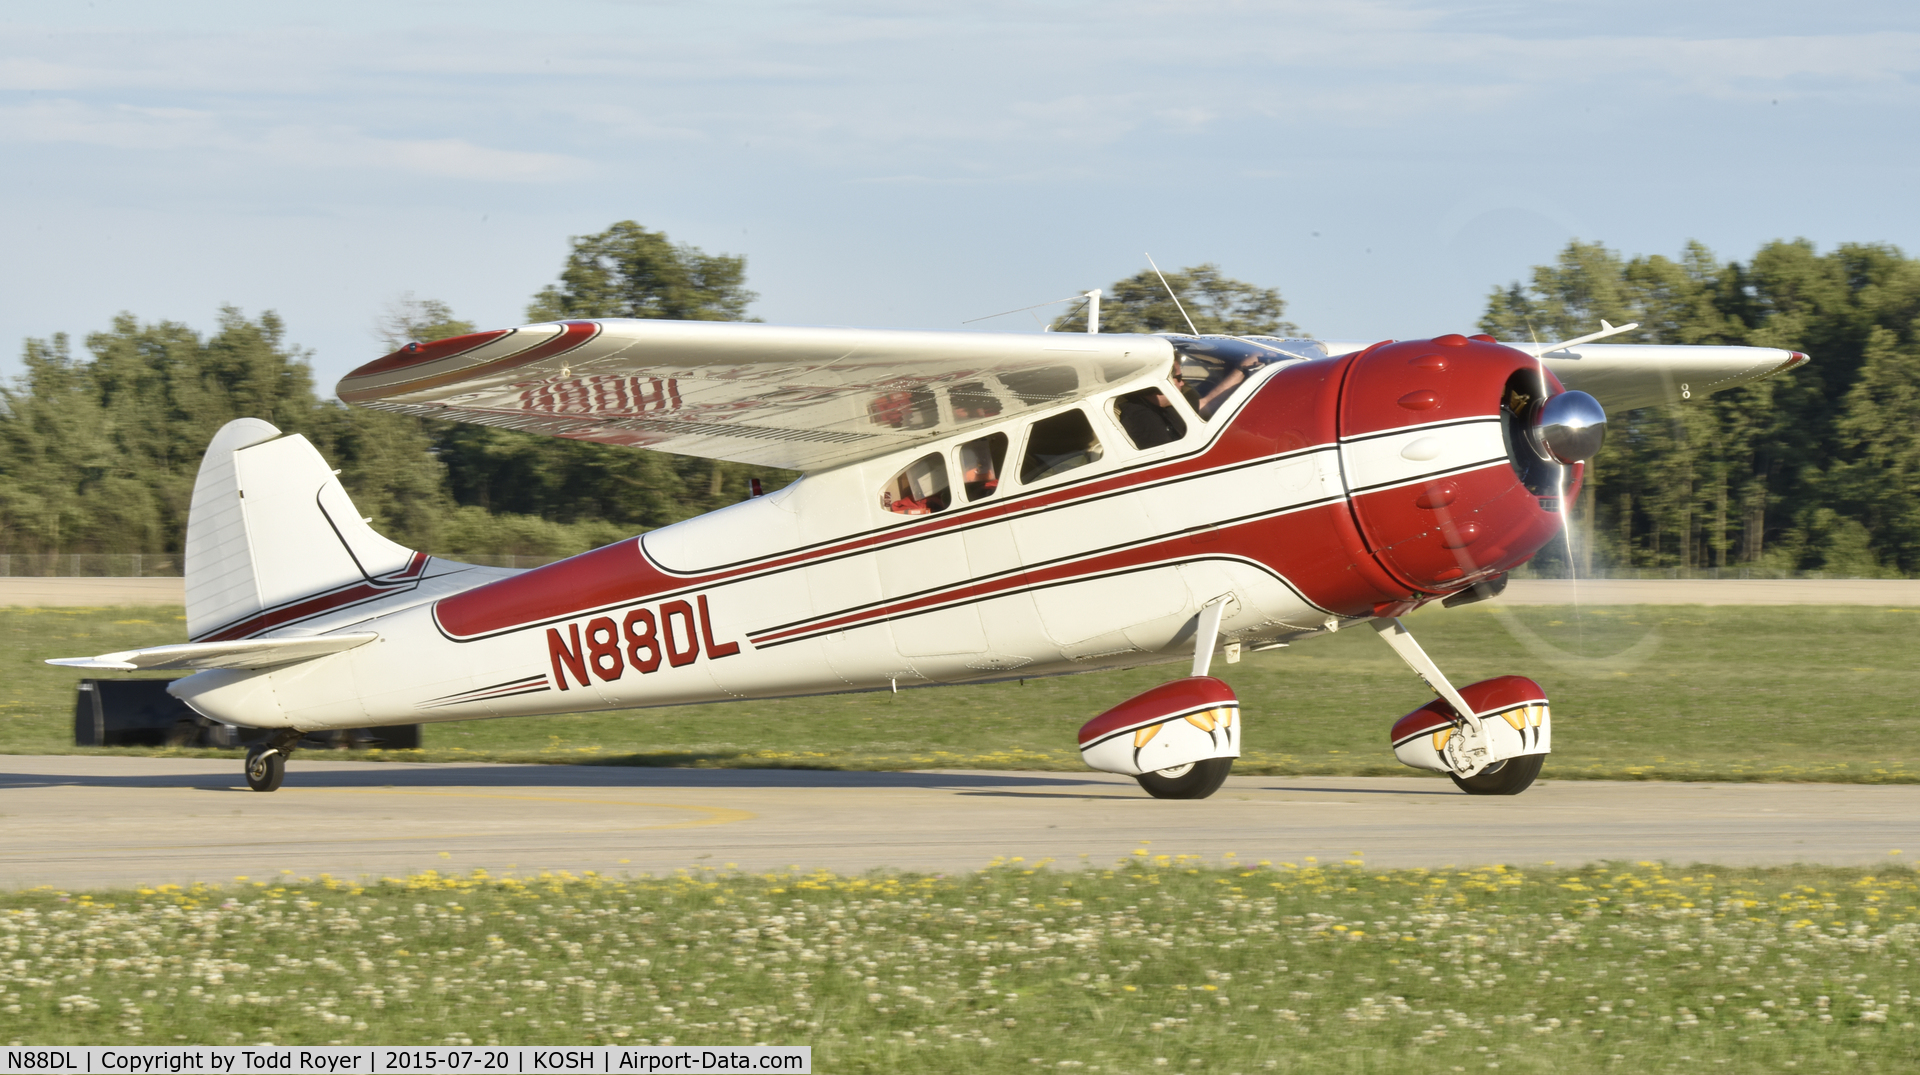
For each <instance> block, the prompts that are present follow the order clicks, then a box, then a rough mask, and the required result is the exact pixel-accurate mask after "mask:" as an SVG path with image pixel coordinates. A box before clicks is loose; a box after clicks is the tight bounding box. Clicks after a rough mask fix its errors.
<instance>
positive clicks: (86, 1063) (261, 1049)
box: [0, 1045, 813, 1075]
mask: <svg viewBox="0 0 1920 1075" xmlns="http://www.w3.org/2000/svg"><path fill="white" fill-rule="evenodd" d="M5 1059H6V1066H5V1067H4V1068H0V1072H4V1075H43V1073H47V1072H56V1073H57V1072H68V1073H84V1075H96V1073H97V1075H389V1073H396V1072H405V1073H407V1075H418V1073H420V1072H436V1073H437V1072H451V1073H457V1075H469V1073H471V1075H542V1073H545V1072H558V1073H561V1075H623V1073H628V1072H634V1073H640V1075H655V1073H662V1072H690V1071H758V1072H787V1073H790V1075H812V1073H813V1047H812V1046H810V1045H733V1046H720V1045H713V1046H702V1045H634V1046H626V1047H620V1046H587V1047H583V1048H572V1049H567V1048H537V1047H534V1046H525V1045H514V1046H504V1047H503V1046H491V1047H487V1048H474V1047H472V1046H453V1045H422V1046H416V1047H412V1048H399V1047H390V1046H385V1045H309V1046H282V1045H252V1046H245V1045H222V1046H211V1045H176V1046H160V1045H132V1046H125V1047H119V1046H115V1047H110V1048H101V1047H94V1046H57V1047H52V1048H44V1049H40V1048H34V1049H22V1048H17V1047H16V1048H11V1049H8V1050H6V1054H5Z"/></svg>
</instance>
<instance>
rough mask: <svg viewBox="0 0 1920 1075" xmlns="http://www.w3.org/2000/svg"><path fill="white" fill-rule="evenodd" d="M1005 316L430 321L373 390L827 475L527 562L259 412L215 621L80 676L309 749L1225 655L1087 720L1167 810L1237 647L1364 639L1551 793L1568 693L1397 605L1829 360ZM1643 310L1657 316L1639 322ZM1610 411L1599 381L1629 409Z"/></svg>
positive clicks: (1412, 737)
mask: <svg viewBox="0 0 1920 1075" xmlns="http://www.w3.org/2000/svg"><path fill="white" fill-rule="evenodd" d="M1094 324H1095V327H1096V331H1092V332H1088V333H1071V334H1068V333H1030V334H981V333H956V332H903V331H874V330H862V329H838V328H792V327H780V326H772V325H761V324H739V323H721V322H682V321H651V320H620V319H609V320H595V321H566V322H559V323H549V324H538V325H528V326H525V327H522V328H516V329H503V330H499V331H492V332H481V333H475V334H472V335H466V336H459V337H455V338H453V339H446V340H438V341H434V342H432V343H420V344H409V345H408V346H407V347H405V348H403V349H402V350H400V351H397V352H395V353H393V354H390V355H388V356H386V357H385V358H382V359H379V360H378V361H375V362H372V363H369V364H368V365H365V366H363V367H361V368H360V369H358V370H355V371H354V372H353V373H352V374H350V375H349V376H348V377H346V379H344V380H343V381H341V382H340V385H339V394H340V398H341V399H343V400H345V401H346V402H348V403H351V404H356V405H359V406H367V407H377V408H382V409H386V410H392V411H399V412H401V413H405V414H414V415H421V416H426V417H433V418H445V419H453V420H457V421H466V422H478V423H484V424H487V425H495V426H500V427H503V428H507V429H515V430H522V431H526V432H530V433H544V434H548V435H552V436H560V437H570V438H574V439H579V440H591V441H598V442H601V443H606V444H619V445H625V446H629V447H632V448H635V449H652V450H658V451H668V452H677V453H680V454H683V455H693V456H701V457H705V458H711V459H724V460H732V461H736V462H744V463H762V464H768V465H771V466H776V467H785V468H789V469H793V470H797V471H801V472H802V473H803V475H804V476H803V477H802V478H801V479H800V480H798V481H796V482H794V483H793V484H791V485H788V486H786V487H785V488H783V489H780V490H779V491H777V492H774V493H771V494H768V495H765V496H756V497H754V498H752V499H749V500H746V501H743V502H741V503H738V504H734V505H732V506H731V507H727V508H722V509H720V510H718V511H714V512H711V513H709V514H706V515H702V516H700V517H698V518H694V519H689V520H687V521H685V522H681V523H676V524H674V525H672V526H667V527H663V528H661V529H658V530H653V531H650V532H648V533H646V534H643V535H640V536H638V537H634V538H629V539H627V540H625V541H621V542H618V543H615V544H613V545H609V546H606V547H605V548H600V549H595V550H593V551H591V552H587V553H582V554H581V555H579V556H575V557H573V558H571V559H568V560H563V561H561V562H559V563H555V564H551V565H549V566H546V567H542V568H537V569H534V570H529V571H513V570H505V569H499V568H489V567H478V566H473V565H468V564H460V563H453V562H449V561H446V560H442V559H440V558H438V557H434V556H430V555H428V554H426V553H423V552H417V551H414V550H411V549H406V548H403V547H401V546H400V545H397V544H395V543H394V542H392V541H389V540H387V539H386V538H383V537H381V536H380V535H379V534H376V533H375V532H374V531H373V530H372V529H371V528H369V527H368V525H367V521H366V520H364V519H362V518H361V517H360V515H359V513H358V512H357V511H355V510H354V507H353V505H352V503H351V501H350V500H349V499H348V497H347V494H346V492H345V490H344V489H342V487H341V485H340V483H339V481H338V480H337V479H336V478H335V477H334V474H333V472H332V471H331V469H330V468H329V467H328V466H327V463H326V462H325V461H324V460H323V459H322V458H321V456H320V454H319V453H318V452H317V451H316V450H315V449H314V447H313V446H312V445H311V444H310V443H309V442H308V441H307V440H306V438H304V437H301V436H298V435H295V436H286V435H283V434H282V433H281V432H280V431H279V430H277V429H275V428H274V427H273V426H271V425H269V424H267V423H266V422H263V421H259V420H257V419H251V418H243V419H240V420H237V421H235V422H232V423H230V424H229V425H227V426H226V427H225V428H223V429H222V430H221V431H220V432H219V434H218V435H217V436H215V438H214V440H213V443H212V444H211V445H210V446H209V447H208V449H207V454H206V458H205V461H204V462H203V463H202V464H201V468H200V474H199V478H198V480H197V481H196V483H195V486H194V493H193V503H192V510H191V515H190V519H189V522H188V528H187V550H186V600H187V626H188V635H189V637H190V638H192V639H193V641H192V642H190V643H186V644H183V645H169V646H157V647H153V648H149V649H141V650H131V651H126V652H120V653H109V654H104V655H101V656H98V657H92V658H80V659H68V660H58V661H54V662H52V663H55V664H64V665H69V666H73V667H79V668H93V669H167V668H172V669H195V670H199V671H197V674H193V675H189V676H186V677H184V678H182V679H179V680H176V681H175V682H174V683H173V684H172V686H171V687H170V688H169V689H170V690H171V692H172V693H173V694H174V695H176V696H177V697H179V698H181V699H183V700H184V701H186V702H187V704H189V705H190V706H192V707H193V708H194V709H195V710H196V711H198V712H199V713H201V714H203V715H205V716H206V717H209V718H211V719H213V720H216V721H221V722H225V723H229V724H233V725H240V726H247V727H253V728H266V729H273V730H274V734H272V735H270V736H269V737H267V738H266V739H265V740H264V741H263V742H261V743H259V744H257V745H256V746H254V747H253V748H252V749H251V750H250V751H249V753H248V756H247V761H246V774H247V781H248V783H249V784H250V785H251V786H252V787H253V788H254V790H256V791H272V790H274V789H275V788H277V787H278V786H279V785H280V783H281V780H282V778H283V776H284V773H285V764H286V758H287V756H288V754H289V753H291V751H292V749H293V747H294V745H295V744H296V743H298V742H299V740H300V737H301V735H302V734H303V733H305V732H308V731H314V730H319V729H330V728H360V727H372V726H379V725H384V724H413V723H418V722H423V721H451V720H470V719H474V718H479V717H512V716H531V715H536V714H551V713H570V712H582V711H588V710H603V709H626V708H637V707H642V706H666V705H680V704H686V703H694V702H715V701H726V700H730V699H742V698H772V697H782V696H793V695H808V694H830V693H837V692H845V691H873V690H889V689H893V690H897V689H899V688H900V687H903V686H927V685H932V684H960V683H983V682H991V681H995V680H1004V679H1008V678H1013V677H1016V676H1017V677H1034V676H1049V675H1064V674H1068V673H1075V672H1086V671H1092V670H1097V669H1108V668H1128V667H1134V666H1138V665H1146V664H1158V663H1167V662H1174V661H1191V662H1192V668H1191V674H1190V675H1189V676H1186V677H1184V678H1180V679H1176V680H1173V681H1172V682H1169V683H1167V684H1164V685H1162V686H1160V687H1156V688H1154V689H1152V690H1150V691H1147V692H1146V693H1144V694H1142V695H1140V696H1138V697H1136V698H1133V699H1131V700H1129V701H1127V702H1125V703H1122V704H1121V705H1119V706H1117V707H1115V708H1114V709H1112V710H1109V711H1108V712H1106V713H1104V714H1101V715H1099V716H1097V717H1095V718H1094V719H1092V720H1091V721H1089V722H1088V723H1087V725H1086V726H1085V727H1084V728H1083V729H1082V730H1081V733H1080V745H1081V750H1082V751H1083V755H1084V757H1085V759H1086V761H1087V762H1088V764H1089V765H1090V766H1092V767H1093V768H1096V769H1101V770H1106V771H1110V772H1117V773H1124V774H1128V775H1132V776H1135V777H1137V778H1138V779H1139V781H1140V783H1141V784H1142V785H1143V786H1144V787H1145V788H1146V790H1147V791H1148V792H1150V793H1152V794H1154V795H1157V796H1161V797H1168V798H1199V797H1204V796H1206V795H1209V794H1211V793H1212V792H1213V791H1214V790H1215V789H1216V788H1218V787H1219V786H1220V783H1221V781H1222V780H1224V779H1225V777H1226V775H1227V772H1228V770H1229V769H1230V767H1231V766H1232V764H1233V758H1235V757H1237V756H1238V755H1239V748H1240V731H1241V724H1240V714H1239V709H1238V703H1237V701H1236V699H1235V697H1234V695H1233V692H1232V691H1231V689H1229V688H1228V687H1227V685H1226V684H1225V683H1223V682H1221V681H1220V680H1218V679H1215V678H1212V677H1209V676H1208V675H1207V671H1208V668H1209V665H1210V662H1211V660H1212V659H1213V657H1214V655H1215V654H1216V653H1219V652H1222V651H1224V656H1225V659H1226V660H1227V661H1228V662H1233V661H1236V660H1238V659H1239V657H1240V653H1241V651H1242V650H1244V649H1253V650H1260V649H1267V648H1272V647H1277V646H1280V645H1282V644H1285V643H1289V642H1293V641H1296V640H1299V639H1302V638H1306V637H1309V636H1312V635H1317V634H1321V633H1331V632H1333V631H1337V630H1340V629H1341V628H1342V627H1346V626H1352V625H1357V624H1361V623H1365V624H1368V625H1370V626H1371V627H1372V628H1373V629H1374V630H1376V631H1378V632H1379V633H1380V635H1381V637H1382V638H1383V639H1385V640H1386V641H1387V642H1388V644H1389V645H1391V646H1392V647H1393V648H1394V650H1395V651H1396V652H1398V653H1399V655H1400V656H1401V657H1402V658H1404V659H1405V660H1406V661H1407V663H1408V664H1409V665H1410V666H1411V667H1412V668H1413V669H1414V670H1415V671H1416V672H1418V673H1419V674H1420V675H1421V676H1423V677H1424V678H1425V680H1426V682H1427V683H1428V684H1429V685H1430V686H1431V687H1432V688H1433V689H1434V691H1435V693H1436V694H1437V695H1438V697H1437V698H1436V699H1435V700H1434V701H1433V702H1431V703H1429V704H1428V705H1426V706H1424V707H1422V708H1421V709H1419V710H1416V711H1414V712H1413V713H1411V714H1408V715H1407V716H1406V717H1404V718H1402V719H1401V720H1400V721H1399V722H1398V723H1397V724H1396V725H1394V728H1393V733H1392V743H1393V749H1394V751H1395V754H1396V755H1397V756H1398V757H1399V759H1400V760H1401V761H1403V762H1405V763H1406V764H1408V765H1411V766H1415V767H1417V768H1423V769H1430V770H1436V771H1439V772H1444V773H1448V774H1450V775H1451V776H1452V777H1453V778H1454V780H1455V782H1456V783H1458V784H1459V785H1460V786H1461V787H1462V788H1463V789H1464V790H1466V791H1468V792H1473V793H1480V794H1515V793H1517V792H1519V791H1521V790H1523V789H1524V788H1525V787H1526V786H1527V785H1528V784H1529V783H1531V782H1532V780H1533V778H1534V776H1535V775H1536V774H1537V773H1538V772H1539V769H1540V763H1541V761H1542V758H1543V756H1544V755H1545V754H1546V753H1547V751H1548V750H1549V749H1550V746H1551V721H1550V718H1549V713H1548V707H1547V699H1546V696H1545V694H1544V693H1542V691H1541V690H1540V688H1539V686H1538V685H1537V684H1535V683H1533V682H1532V681H1531V680H1528V679H1525V678H1522V677H1519V676H1505V677H1501V678H1498V679H1493V680H1487V681H1484V682H1481V683H1475V684H1471V685H1467V686H1463V687H1460V688H1458V689H1455V688H1454V687H1453V686H1452V685H1451V684H1449V683H1448V682H1447V680H1446V678H1445V676H1443V675H1442V674H1441V672H1440V670H1439V669H1438V668H1436V667H1435V666H1434V664H1433V662H1432V661H1430V660H1428V659H1427V657H1426V655H1425V654H1424V653H1422V652H1421V650H1420V647H1419V646H1418V645H1417V644H1416V643H1415V642H1414V641H1413V639H1412V637H1411V636H1409V635H1408V634H1407V633H1406V630H1405V628H1404V627H1403V626H1401V624H1400V621H1399V619H1398V617H1400V616H1402V615H1404V614H1405V613H1406V612H1408V611H1409V610H1411V609H1414V608H1418V607H1419V606H1421V605H1423V604H1426V603H1428V602H1431V601H1436V600H1444V601H1446V603H1448V604H1449V605H1452V604H1458V603H1463V602H1466V601H1472V600H1477V599H1479V598H1482V597H1485V596H1490V595H1491V594H1493V593H1497V592H1498V591H1499V589H1500V587H1501V586H1502V585H1504V582H1505V575H1506V573H1507V572H1508V571H1510V570H1512V569H1513V568H1514V567H1516V566H1518V565H1519V564H1521V563H1523V562H1525V561H1526V560H1527V559H1528V558H1530V557H1531V556H1533V555H1534V553H1535V552H1537V551H1538V550H1539V549H1540V548H1542V547H1543V546H1544V545H1545V544H1547V543H1548V542H1549V541H1552V540H1555V539H1557V538H1558V537H1559V536H1560V534H1561V529H1562V520H1563V518H1564V515H1563V511H1564V506H1565V505H1567V504H1568V503H1570V502H1571V501H1572V498H1573V497H1574V496H1575V494H1576V493H1577V491H1578V489H1579V485H1580V479H1581V473H1582V469H1583V467H1582V461H1583V460H1585V459H1587V458H1590V457H1591V456H1592V454H1593V453H1594V452H1595V451H1596V450H1598V448H1599V446H1600V442H1601V439H1602V435H1603V434H1604V432H1605V423H1606V416H1605V412H1604V411H1603V410H1602V404H1604V406H1605V408H1606V409H1610V410H1612V411H1614V412H1616V413H1617V412H1620V411H1623V410H1626V409H1630V408H1634V407H1642V406H1647V405H1649V404H1654V403H1660V402H1664V401H1668V400H1678V399H1687V398H1691V397H1693V396H1696V395H1705V394H1707V393H1709V392H1714V391H1718V390H1720V389H1724V388H1730V387H1733V386H1735V385H1740V384H1745V383H1747V382H1750V381H1754V380H1757V379H1759V378H1762V377H1766V376H1769V375H1771V374H1775V373H1779V372H1782V371H1784V370H1788V369H1792V368H1794V367H1795V366H1798V365H1800V364H1802V363H1804V362H1805V361H1806V356H1805V355H1802V354H1799V353H1797V352H1790V351H1783V350H1775V349H1771V348H1760V347H1679V346H1634V345H1618V344H1600V343H1594V342H1593V340H1594V339H1597V338H1600V337H1603V336H1606V335H1610V334H1611V333H1612V332H1615V331H1621V330H1614V329H1611V328H1609V330H1608V331H1607V332H1603V333H1597V334H1595V336H1592V337H1583V338H1581V339H1579V340H1572V341H1568V342H1566V343H1562V344H1550V345H1545V346H1533V345H1508V344H1501V343H1498V342H1495V341H1494V340H1493V338H1492V337H1488V336H1459V335H1446V336H1439V337H1437V338H1434V339H1427V340H1404V341H1398V342H1394V341H1387V342H1381V343H1371V344H1367V343H1341V342H1331V341H1316V340H1306V339H1279V338H1272V337H1261V336H1251V337H1233V336H1210V335H1186V336H1182V335H1126V334H1111V333H1099V332H1098V331H1097V319H1096V320H1095V322H1094ZM1629 327H1631V326H1629ZM1596 400H1597V401H1598V402H1596Z"/></svg>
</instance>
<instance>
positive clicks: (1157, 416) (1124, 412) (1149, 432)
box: [1113, 388, 1187, 449]
mask: <svg viewBox="0 0 1920 1075" xmlns="http://www.w3.org/2000/svg"><path fill="white" fill-rule="evenodd" d="M1113 415H1114V418H1115V419H1116V420H1118V421H1119V423H1120V428H1121V429H1124V430H1126V432H1127V438H1128V439H1129V440H1131V441H1133V446H1134V447H1136V448H1142V449H1144V448H1157V447H1159V446H1160V445H1162V444H1171V443H1173V442H1174V441H1176V440H1179V439H1180V438H1181V437H1184V436H1186V435H1187V423H1186V422H1185V421H1183V420H1182V419H1181V417H1180V412H1178V411H1176V410H1174V409H1173V404H1172V403H1170V402H1168V400H1167V394H1166V392H1165V391H1163V390H1161V389H1158V388H1143V389H1141V390H1140V391H1138V392H1129V393H1127V394H1126V395H1124V396H1119V397H1117V398H1115V399H1114V401H1113Z"/></svg>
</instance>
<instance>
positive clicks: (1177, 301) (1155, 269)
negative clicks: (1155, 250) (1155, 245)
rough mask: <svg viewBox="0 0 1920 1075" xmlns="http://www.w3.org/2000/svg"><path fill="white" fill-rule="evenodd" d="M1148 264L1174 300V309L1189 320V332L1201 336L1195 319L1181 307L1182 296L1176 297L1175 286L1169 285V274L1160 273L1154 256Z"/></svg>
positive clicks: (1148, 256) (1149, 256) (1148, 260)
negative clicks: (1194, 321)
mask: <svg viewBox="0 0 1920 1075" xmlns="http://www.w3.org/2000/svg"><path fill="white" fill-rule="evenodd" d="M1147 264H1149V265H1153V275H1155V276H1158V277H1159V278H1160V286H1161V287H1164V288H1166V289H1167V297H1168V298H1171V299H1172V300H1173V308H1174V309H1176V310H1178V311H1180V316H1181V317H1185V318H1187V330H1188V331H1189V332H1192V333H1193V334H1194V335H1195V336H1198V335H1200V330H1199V329H1197V328H1194V327H1193V318H1191V317H1188V316H1187V308H1186V307H1185V306H1182V305H1180V296H1178V295H1175V294H1174V293H1173V285H1172V284H1169V283H1167V274H1166V273H1163V272H1161V271H1160V266H1158V265H1154V261H1153V255H1152V254H1148V255H1147Z"/></svg>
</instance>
